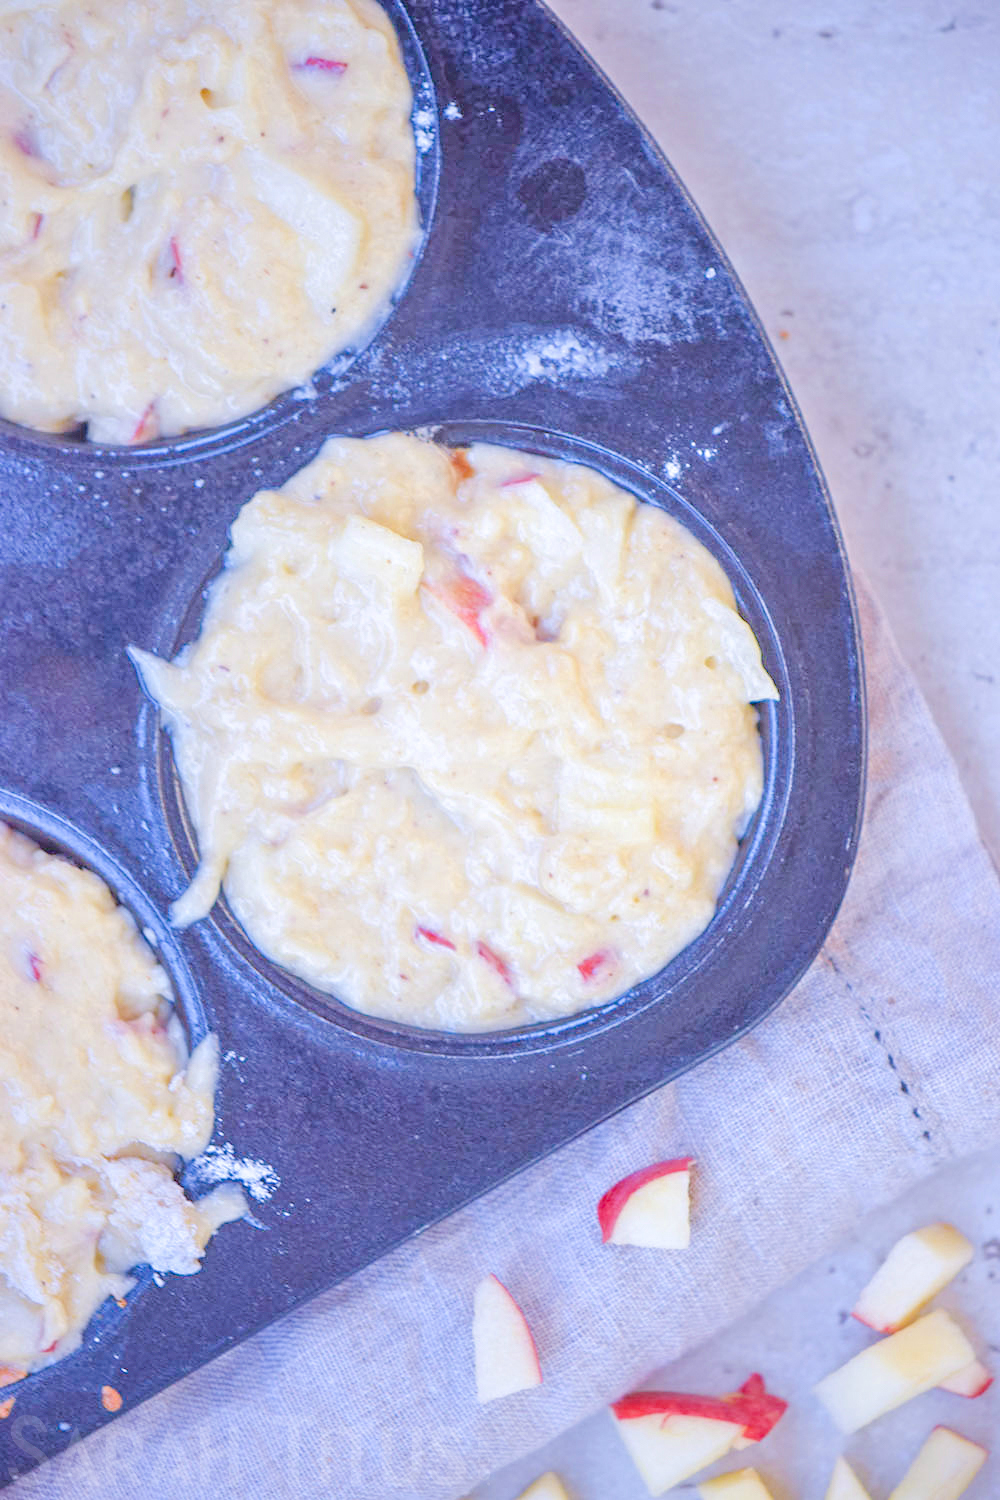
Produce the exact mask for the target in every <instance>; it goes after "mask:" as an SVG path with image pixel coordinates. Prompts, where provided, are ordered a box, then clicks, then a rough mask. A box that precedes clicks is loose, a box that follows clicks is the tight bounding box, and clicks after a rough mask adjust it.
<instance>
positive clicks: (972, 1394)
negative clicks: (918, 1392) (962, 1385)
mask: <svg viewBox="0 0 1000 1500" xmlns="http://www.w3.org/2000/svg"><path fill="white" fill-rule="evenodd" d="M959 1373H961V1371H960V1372H959ZM953 1378H954V1377H953ZM992 1384H993V1376H992V1375H991V1374H990V1372H989V1370H984V1371H983V1379H982V1381H981V1383H980V1384H979V1385H977V1386H976V1387H975V1389H974V1390H971V1391H956V1390H955V1388H954V1386H950V1385H948V1384H947V1383H944V1384H942V1385H939V1386H938V1390H939V1391H951V1393H952V1394H953V1395H955V1396H964V1397H966V1399H967V1400H969V1401H974V1400H975V1399H976V1397H977V1396H982V1395H983V1394H984V1392H986V1391H988V1390H989V1388H990V1386H991V1385H992Z"/></svg>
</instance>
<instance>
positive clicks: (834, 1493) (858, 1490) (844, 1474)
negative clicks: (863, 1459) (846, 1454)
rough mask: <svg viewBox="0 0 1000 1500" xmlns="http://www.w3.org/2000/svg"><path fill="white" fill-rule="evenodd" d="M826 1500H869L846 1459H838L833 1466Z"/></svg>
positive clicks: (867, 1494)
mask: <svg viewBox="0 0 1000 1500" xmlns="http://www.w3.org/2000/svg"><path fill="white" fill-rule="evenodd" d="M826 1500H871V1496H870V1495H869V1493H868V1491H867V1490H866V1489H865V1487H864V1485H863V1484H862V1483H861V1480H860V1479H859V1478H858V1476H857V1475H856V1474H855V1472H854V1470H853V1469H852V1468H851V1466H850V1464H849V1463H848V1462H847V1459H846V1458H838V1459H837V1462H836V1463H835V1464H834V1466H833V1474H832V1475H831V1477H830V1488H829V1489H828V1490H827V1492H826Z"/></svg>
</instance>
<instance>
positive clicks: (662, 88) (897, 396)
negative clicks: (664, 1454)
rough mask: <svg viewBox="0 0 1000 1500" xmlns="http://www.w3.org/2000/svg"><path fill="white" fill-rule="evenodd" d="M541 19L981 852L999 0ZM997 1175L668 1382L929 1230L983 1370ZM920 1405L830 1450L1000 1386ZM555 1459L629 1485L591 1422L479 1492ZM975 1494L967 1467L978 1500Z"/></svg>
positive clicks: (995, 424) (788, 1384) (996, 380)
mask: <svg viewBox="0 0 1000 1500" xmlns="http://www.w3.org/2000/svg"><path fill="white" fill-rule="evenodd" d="M553 9H554V10H555V11H556V13H557V14H558V15H559V17H560V18H561V19H562V21H563V22H564V23H565V24H566V25H567V26H568V27H569V28H570V30H571V31H572V32H574V34H575V35H576V36H577V37H578V38H579V40H580V41H581V42H582V43H583V45H584V46H585V47H586V48H587V49H588V50H589V51H590V53H591V54H592V56H593V57H594V58H595V59H596V61H597V62H598V63H599V64H600V66H601V67H602V68H604V70H605V71H606V72H607V74H608V75H609V77H610V78H611V80H612V82H613V83H615V84H616V85H617V87H618V88H619V89H620V90H621V92H622V94H623V95H624V96H625V98H626V99H627V100H628V102H629V103H630V104H631V105H632V106H633V108H634V109H635V110H636V112H637V113H638V114H639V116H640V118H641V119H642V120H643V121H644V122H645V124H646V125H647V126H648V127H649V129H650V130H651V131H652V133H653V134H654V135H655V137H656V138H657V140H658V141H659V142H660V145H661V146H662V148H663V150H664V151H665V153H666V155H667V157H668V158H669V159H670V161H671V162H672V163H673V165H674V167H675V168H676V169H677V171H678V172H679V174H680V176H681V178H682V179H683V180H684V182H685V184H686V186H687V187H688V189H689V191H690V192H691V194H692V196H693V197H694V199H695V201H696V202H697V203H698V205H699V206H700V208H701V210H702V212H703V213H704V214H705V216H706V218H707V219H708V221H709V223H710V224H711V226H712V228H713V229H714V231H715V232H716V234H717V235H718V237H719V239H720V240H721V242H722V245H723V247H724V248H725V250H726V252H727V253H728V255H729V257H730V258H731V260H732V261H733V263H734V265H735V267H736V270H737V272H738V273H739V275H740V276H741V277H742V279H743V281H744V284H745V285H746V288H747V290H748V292H749V294H750V297H751V300H752V301H753V302H754V304H755V306H756V308H757V311H758V313H759V314H760V316H761V319H762V321H763V323H764V326H765V328H766V329H767V332H768V334H769V336H770V338H771V339H772V341H773V343H774V346H775V348H776V350H777V352H778V355H779V358H780V359H781V361H782V364H783V365H784V368H785V370H786V372H787V374H788V377H789V381H790V383H791V386H792V389H793V391H794V393H795V395H796V397H797V399H798V402H799V404H800V406H801V408H802V411H803V413H804V416H805V420H806V423H807V426H808V427H809V430H810V432H811V435H812V438H813V440H814V442H815V444H816V447H817V450H818V453H819V458H820V462H821V464H822V466H823V469H824V471H825V473H826V476H827V479H828V481H829V483H830V488H831V490H832V493H833V498H834V503H835V505H836V507H837V511H838V514H839V516H840V520H841V524H842V526H843V528H844V531H845V534H846V539H847V543H848V550H849V553H850V556H851V558H852V561H853V563H854V565H855V567H856V568H859V569H861V570H863V572H864V573H865V574H866V575H867V577H868V579H869V581H870V583H871V585H872V586H873V588H874V591H875V592H876V594H877V596H878V598H879V599H880V601H881V603H882V605H883V608H884V609H885V611H886V613H887V614H888V616H889V619H890V621H891V623H892V626H893V628H894V631H895V633H896V636H897V638H898V640H899V643H900V645H901V647H902V650H903V652H904V655H905V656H906V658H907V660H908V661H909V664H910V666H911V667H912V669H913V671H914V672H915V674H916V676H917V678H918V680H919V682H920V684H921V687H922V688H923V691H924V693H925V694H926V696H927V698H928V700H929V702H930V704H931V707H932V709H933V711H934V714H935V716H936V718H937V720H938V723H939V725H940V727H941V729H942V731H943V733H944V735H945V738H946V740H947V742H948V744H949V746H950V748H951V751H952V753H953V754H954V756H955V759H956V761H957V762H958V765H959V769H960V772H961V775H962V777H963V780H964V783H965V787H966V790H967V792H968V794H969V797H970V799H971V801H972V803H973V806H974V808H975V811H976V814H977V817H978V819H979V822H980V826H981V829H982V831H983V835H984V837H985V839H986V842H987V844H988V846H989V847H990V849H991V852H992V854H993V858H994V860H995V861H1000V753H998V752H1000V485H998V476H1000V254H998V252H997V244H998V242H1000V167H998V159H1000V153H998V140H1000V88H998V85H997V80H998V77H1000V7H997V6H995V5H988V4H986V3H980V4H962V3H955V4H951V3H947V0H914V3H902V0H836V3H833V0H825V3H824V0H615V3H614V4H610V3H608V0H553ZM985 1144H986V1143H984V1145H985ZM998 1167H1000V1152H997V1151H992V1152H991V1153H989V1154H987V1155H986V1156H984V1157H983V1158H982V1159H979V1160H976V1161H973V1162H969V1163H967V1164H966V1165H965V1166H963V1167H962V1168H960V1169H956V1170H954V1171H951V1172H949V1173H948V1174H946V1176H945V1177H943V1178H941V1179H937V1180H934V1179H932V1180H930V1181H928V1182H927V1183H925V1184H923V1185H922V1187H921V1188H920V1189H919V1190H918V1191H917V1192H915V1193H913V1194H911V1195H910V1196H909V1197H908V1198H907V1199H906V1200H905V1201H904V1202H902V1203H900V1204H897V1205H893V1206H891V1207H889V1208H888V1209H886V1210H885V1211H884V1212H883V1213H882V1214H880V1215H876V1216H875V1217H874V1218H873V1219H871V1220H869V1221H868V1222H867V1223H865V1224H862V1225H860V1226H859V1228H858V1234H857V1237H856V1240H855V1241H854V1242H853V1243H852V1244H851V1245H847V1246H844V1247H842V1249H841V1251H840V1252H838V1253H837V1254H835V1255H834V1256H832V1257H830V1258H828V1260H826V1261H824V1262H822V1263H821V1264H819V1265H817V1266H816V1267H814V1268H813V1269H812V1270H810V1271H808V1272H806V1273H805V1274H804V1275H803V1276H802V1277H800V1278H799V1279H798V1280H797V1281H796V1282H794V1283H792V1284H791V1286H789V1287H787V1288H785V1289H784V1290H783V1291H781V1292H779V1293H778V1294H776V1296H775V1297H773V1298H771V1299H770V1300H769V1302H768V1303H765V1304H764V1305H763V1306H762V1307H761V1308H760V1309H758V1311H757V1312H756V1313H755V1314H753V1315H752V1316H751V1317H750V1318H748V1319H746V1320H744V1322H743V1323H741V1324H739V1325H737V1327H736V1328H734V1329H732V1330H730V1331H729V1332H728V1333H727V1334H724V1335H720V1336H719V1337H718V1338H716V1339H714V1340H713V1341H712V1342H711V1344H709V1345H706V1346H705V1348H703V1349H701V1350H698V1351H696V1352H694V1353H693V1354H692V1355H691V1356H690V1357H689V1358H687V1359H685V1360H683V1361H681V1362H680V1363H679V1364H678V1365H676V1366H674V1367H673V1368H672V1369H671V1371H670V1383H671V1385H672V1386H673V1387H674V1388H681V1389H684V1388H688V1389H694V1390H706V1391H710V1390H714V1389H716V1388H717V1387H718V1388H719V1389H723V1388H725V1385H724V1379H725V1375H726V1374H727V1373H728V1374H731V1373H732V1372H733V1371H735V1370H742V1369H743V1368H744V1366H746V1368H748V1369H749V1368H753V1367H754V1355H755V1351H761V1350H765V1349H766V1350H767V1355H768V1359H769V1361H770V1364H771V1367H772V1368H775V1369H776V1370H777V1369H778V1368H779V1367H780V1373H781V1376H782V1383H781V1384H780V1385H779V1383H778V1382H777V1381H776V1382H775V1384H776V1387H777V1388H780V1389H782V1390H783V1392H784V1394H786V1395H791V1396H795V1395H799V1394H801V1393H803V1392H805V1391H806V1390H808V1388H809V1387H810V1386H811V1384H812V1383H813V1382H814V1381H815V1380H816V1379H817V1378H818V1377H819V1376H820V1375H822V1374H824V1373H826V1371H827V1370H829V1369H831V1368H833V1367H834V1366H835V1365H836V1364H838V1363H839V1362H840V1361H841V1360H843V1359H844V1358H846V1357H848V1355H849V1354H851V1353H854V1352H856V1351H857V1349H859V1348H860V1347H862V1345H863V1343H864V1339H863V1338H862V1337H860V1336H859V1335H860V1330H858V1329H857V1327H856V1325H854V1323H853V1320H847V1322H846V1323H845V1322H843V1321H842V1320H841V1317H840V1315H841V1314H844V1313H845V1312H846V1309H847V1308H849V1307H850V1305H851V1302H852V1301H853V1297H854V1294H855V1293H856V1291H857V1290H858V1289H859V1288H860V1286H861V1285H862V1284H863V1282H864V1281H865V1280H866V1279H867V1276H868V1275H869V1274H870V1272H871V1270H872V1268H873V1267H874V1264H875V1263H876V1260H877V1258H878V1256H879V1255H880V1254H882V1253H884V1251H885V1250H886V1249H887V1248H888V1246H889V1245H890V1244H891V1243H892V1241H893V1239H894V1238H895V1237H896V1236H897V1235H898V1234H901V1233H903V1232H905V1230H907V1229H909V1228H913V1227H915V1225H917V1224H919V1223H922V1222H927V1221H928V1220H929V1219H933V1218H937V1217H952V1218H953V1219H954V1220H955V1221H956V1222H958V1223H960V1224H961V1225H962V1226H963V1227H964V1228H965V1230H966V1232H967V1233H968V1234H969V1235H970V1237H971V1238H972V1239H973V1240H974V1242H975V1243H976V1244H977V1245H978V1246H979V1247H980V1254H979V1256H978V1258H977V1261H976V1262H975V1263H974V1265H973V1267H971V1268H970V1270H969V1271H968V1272H966V1273H965V1274H964V1275H963V1277H962V1278H961V1279H960V1281H959V1282H958V1283H956V1285H955V1287H954V1288H953V1289H952V1292H951V1293H950V1298H951V1303H952V1305H954V1306H956V1307H957V1308H958V1309H959V1310H960V1311H962V1312H964V1313H965V1314H966V1315H967V1316H968V1318H969V1321H970V1323H971V1324H972V1325H973V1326H974V1327H976V1329H977V1330H978V1334H979V1336H980V1340H981V1344H982V1346H983V1347H986V1346H988V1345H992V1346H993V1349H994V1354H993V1356H992V1358H993V1362H994V1364H996V1363H997V1356H996V1353H995V1351H996V1349H997V1348H998V1347H1000V1323H998V1322H997V1309H996V1305H995V1304H996V1300H997V1299H996V1295H995V1277H996V1275H997V1274H998V1272H997V1270H996V1268H997V1266H998V1264H1000V1262H998V1261H997V1259H996V1257H997V1256H1000V1243H998V1241H997V1239H996V1235H997V1233H998V1230H997V1229H996V1227H995V1225H996V1218H995V1211H996V1213H1000V1203H998V1202H997V1200H996V1198H995V1183H996V1181H997V1170H998ZM984 1246H985V1249H983V1247H984ZM988 1357H989V1356H988ZM748 1361H749V1363H748ZM720 1378H721V1379H722V1380H723V1384H722V1385H721V1386H720V1385H719V1379H720ZM595 1394H600V1393H595ZM924 1401H925V1402H930V1403H932V1404H934V1403H936V1404H935V1405H934V1410H933V1411H929V1408H928V1407H927V1406H926V1405H921V1404H920V1403H914V1407H913V1408H911V1409H910V1410H909V1411H907V1410H906V1409H905V1408H904V1409H903V1410H902V1411H900V1412H899V1413H897V1414H896V1415H895V1417H893V1418H890V1419H886V1420H885V1422H883V1423H879V1424H878V1425H877V1427H876V1428H874V1429H873V1430H872V1433H871V1434H870V1435H867V1436H866V1435H865V1434H861V1435H860V1437H859V1439H857V1440H855V1441H854V1442H852V1444H851V1445H850V1451H851V1452H852V1454H854V1455H855V1456H856V1458H857V1460H858V1466H859V1470H860V1472H861V1473H862V1474H863V1475H864V1476H865V1477H866V1479H867V1480H868V1481H869V1482H870V1483H871V1484H872V1488H873V1492H874V1493H875V1495H876V1496H881V1495H884V1494H886V1493H887V1492H888V1489H889V1488H890V1487H891V1485H892V1484H893V1483H895V1482H896V1481H897V1480H898V1478H899V1477H900V1475H901V1473H902V1470H903V1469H904V1468H905V1467H906V1464H907V1463H908V1462H909V1460H910V1458H911V1457H912V1456H913V1453H914V1452H915V1450H916V1447H917V1446H919V1443H920V1441H922V1439H923V1437H924V1436H925V1435H926V1432H927V1430H928V1429H929V1427H930V1425H931V1424H932V1422H933V1421H946V1422H949V1423H951V1424H953V1425H955V1426H956V1427H958V1428H960V1430H962V1431H963V1432H966V1433H967V1434H968V1435H969V1436H972V1437H979V1438H980V1439H988V1438H989V1437H991V1436H993V1437H995V1436H996V1434H997V1432H998V1430H1000V1394H998V1388H997V1387H996V1386H995V1387H994V1388H993V1390H992V1391H991V1392H990V1393H988V1395H987V1396H986V1397H984V1398H982V1399H981V1400H979V1401H977V1402H961V1401H959V1400H957V1398H955V1397H950V1398H949V1397H947V1396H941V1395H934V1396H930V1397H926V1398H924ZM917 1405H921V1409H920V1410H919V1411H917V1410H916V1409H915V1408H916V1406H917ZM956 1408H958V1409H956ZM840 1447H841V1444H840V1441H839V1440H838V1439H837V1436H836V1433H835V1431H834V1430H833V1428H832V1425H831V1424H829V1423H828V1422H824V1419H823V1417H822V1414H819V1415H818V1416H817V1413H816V1411H815V1403H812V1402H808V1403H805V1405H804V1407H803V1414H802V1415H793V1416H791V1417H790V1419H789V1420H788V1421H787V1423H786V1424H785V1425H784V1427H783V1429H779V1432H778V1433H776V1434H775V1436H774V1438H773V1439H772V1440H771V1443H770V1444H769V1445H768V1450H767V1454H766V1456H765V1455H764V1454H761V1455H760V1457H759V1459H757V1460H755V1458H754V1456H753V1454H752V1453H748V1454H745V1455H744V1456H743V1457H744V1462H750V1463H753V1462H755V1461H758V1462H760V1464H761V1468H762V1469H763V1470H765V1471H766V1473H767V1475H768V1478H769V1481H773V1482H774V1487H775V1493H776V1495H778V1496H780V1497H781V1500H791V1497H793V1496H801V1497H802V1500H807V1497H816V1500H818V1497H819V1496H821V1495H822V1494H823V1493H824V1492H825V1486H826V1482H827V1479H828V1477H829V1473H830V1468H831V1466H832V1463H833V1458H834V1456H835V1455H836V1453H837V1452H838V1451H840ZM548 1465H552V1466H555V1467H557V1468H558V1469H560V1471H561V1472H562V1473H563V1474H564V1477H565V1478H566V1480H567V1482H569V1483H570V1484H571V1486H572V1491H573V1494H574V1497H575V1500H641V1497H642V1496H643V1495H644V1494H645V1493H646V1492H645V1489H644V1487H643V1485H642V1483H641V1481H640V1480H639V1479H638V1476H637V1475H636V1474H635V1471H634V1470H633V1469H632V1468H631V1466H630V1464H629V1462H628V1460H627V1459H626V1458H625V1455H624V1451H623V1450H622V1449H621V1447H620V1444H619V1442H618V1439H617V1438H616V1436H615V1435H614V1433H613V1431H612V1429H611V1425H610V1423H609V1422H608V1419H607V1418H606V1417H604V1416H600V1417H597V1418H594V1419H593V1420H592V1421H591V1422H589V1423H585V1424H584V1425H583V1426H582V1427H580V1428H578V1429H576V1430H575V1431H574V1432H573V1433H572V1434H571V1435H568V1436H567V1437H564V1438H562V1439H560V1440H559V1442H557V1443H555V1444H553V1445H552V1446H551V1448H550V1449H549V1450H546V1452H545V1453H543V1454H541V1455H537V1456H536V1457H535V1458H533V1459H532V1460H530V1461H526V1462H524V1463H520V1464H518V1465H516V1466H514V1467H512V1468H511V1470H510V1471H509V1472H505V1473H504V1474H501V1475H497V1476H495V1477H494V1479H493V1480H491V1481H490V1482H489V1483H488V1484H487V1485H484V1486H483V1487H482V1488H481V1489H480V1490H478V1491H477V1492H476V1497H477V1500H511V1497H513V1496H515V1495H517V1494H518V1493H519V1491H520V1489H521V1488H522V1487H523V1486H524V1485H525V1484H526V1483H527V1482H528V1481H529V1480H530V1479H531V1478H533V1477H535V1476H536V1475H537V1474H538V1473H539V1472H541V1470H542V1469H543V1468H545V1467H546V1466H548ZM729 1466H730V1467H731V1466H732V1465H729ZM995 1488H996V1480H995V1477H994V1478H993V1479H992V1480H991V1479H990V1478H989V1474H988V1473H985V1472H984V1474H983V1475H982V1476H981V1477H980V1479H979V1481H978V1482H977V1484H976V1485H974V1486H973V1488H972V1490H970V1491H969V1497H970V1500H978V1497H979V1496H980V1495H982V1496H984V1497H985V1496H986V1495H988V1494H992V1493H994V1491H995ZM682 1493H686V1494H690V1495H693V1494H694V1493H695V1491H694V1490H693V1489H690V1488H687V1489H685V1490H684V1491H683V1492H682Z"/></svg>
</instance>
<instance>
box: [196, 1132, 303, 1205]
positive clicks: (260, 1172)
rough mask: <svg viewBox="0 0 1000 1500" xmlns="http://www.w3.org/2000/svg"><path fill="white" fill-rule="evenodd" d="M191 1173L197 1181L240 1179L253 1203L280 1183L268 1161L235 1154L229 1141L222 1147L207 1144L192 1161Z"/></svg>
mask: <svg viewBox="0 0 1000 1500" xmlns="http://www.w3.org/2000/svg"><path fill="white" fill-rule="evenodd" d="M191 1172H192V1173H193V1175H194V1176H195V1177H197V1179H198V1181H199V1182H200V1183H210V1182H239V1183H241V1184H242V1186H243V1187H245V1188H246V1190H247V1192H248V1193H249V1194H250V1196H251V1198H253V1200H254V1202H256V1203H266V1202H267V1200H268V1198H270V1197H271V1195H272V1193H273V1192H274V1190H275V1188H278V1187H280V1186H281V1178H280V1177H279V1176H278V1174H277V1172H276V1171H275V1170H274V1168H273V1167H272V1166H271V1165H270V1164H269V1163H268V1162H266V1161H254V1160H253V1159H252V1158H251V1157H249V1156H243V1157H238V1156H237V1155H236V1153H235V1151H234V1150H233V1148H232V1146H231V1145H230V1144H229V1142H228V1141H227V1142H226V1144H225V1145H224V1146H209V1147H208V1148H207V1150H205V1151H204V1152H202V1154H201V1156H199V1157H198V1159H197V1161H193V1162H192V1163H191Z"/></svg>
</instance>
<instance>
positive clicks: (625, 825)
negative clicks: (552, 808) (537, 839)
mask: <svg viewBox="0 0 1000 1500" xmlns="http://www.w3.org/2000/svg"><path fill="white" fill-rule="evenodd" d="M559 828H560V831H561V832H563V833H575V834H581V835H583V836H584V837H587V836H590V837H595V838H609V839H614V840H615V842H616V843H623V844H644V843H650V842H652V840H653V839H655V837H656V807H655V799H654V796H653V791H652V788H648V789H647V788H646V787H644V786H642V785H640V784H638V783H637V782H636V781H635V780H634V779H632V780H629V779H626V778H619V777H616V776H613V775H612V774H611V773H610V772H608V771H605V770H603V769H601V768H599V767H595V766H587V765H567V766H566V767H565V768H564V770H563V773H562V778H561V781H560V786H559Z"/></svg>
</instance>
